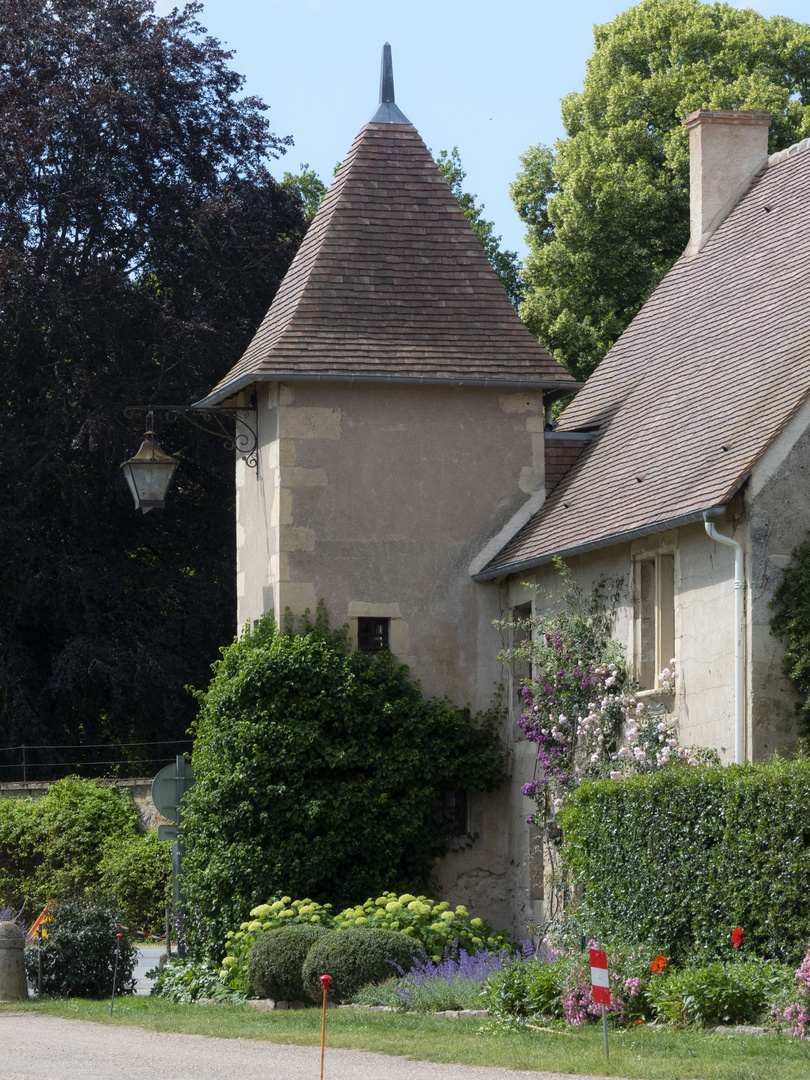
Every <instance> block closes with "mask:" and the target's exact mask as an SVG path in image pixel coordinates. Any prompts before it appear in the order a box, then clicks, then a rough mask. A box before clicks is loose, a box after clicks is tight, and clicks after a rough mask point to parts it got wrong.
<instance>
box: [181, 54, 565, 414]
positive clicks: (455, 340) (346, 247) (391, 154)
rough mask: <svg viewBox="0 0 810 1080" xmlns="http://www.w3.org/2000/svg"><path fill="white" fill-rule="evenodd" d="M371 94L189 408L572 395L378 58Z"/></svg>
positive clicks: (554, 361)
mask: <svg viewBox="0 0 810 1080" xmlns="http://www.w3.org/2000/svg"><path fill="white" fill-rule="evenodd" d="M389 58H390V50H389ZM380 96H381V99H383V100H381V102H380V106H379V108H378V110H377V112H376V113H375V114H374V116H373V117H372V119H371V121H370V122H369V123H367V124H366V125H365V127H363V128H362V130H361V131H360V133H359V134H358V135H357V137H356V139H355V140H354V143H353V144H352V147H351V149H350V150H349V153H348V155H347V156H346V159H345V161H344V162H343V164H342V165H341V167H340V169H339V171H338V174H337V177H336V178H335V180H334V182H333V184H332V186H331V187H330V189H329V191H328V192H327V194H326V196H325V197H324V200H323V202H322V204H321V206H320V208H319V210H318V212H317V214H316V215H315V217H314V219H313V221H312V223H311V224H310V227H309V229H308V231H307V234H306V236H305V238H304V241H303V243H302V245H301V247H300V248H299V250H298V253H297V255H296V256H295V259H294V260H293V262H292V265H291V266H290V269H289V270H288V272H287V275H286V277H285V278H284V281H283V282H282V285H281V287H280V289H279V291H278V293H277V294H276V297H275V299H274V300H273V303H272V305H271V307H270V310H269V311H268V312H267V315H266V316H265V318H264V320H263V322H262V324H261V326H260V327H259V329H258V331H257V333H256V335H255V337H254V338H253V340H252V341H251V343H250V345H249V346H248V348H247V350H246V352H245V353H244V355H243V356H242V358H241V359H240V360H239V362H238V363H237V364H236V365H235V367H233V368H232V370H231V371H230V372H228V374H227V375H226V376H225V378H224V379H223V380H222V381H221V382H220V383H219V384H218V385H217V386H216V387H215V388H214V390H213V391H212V392H211V393H210V394H209V395H208V396H207V397H206V398H205V399H204V400H203V401H201V402H199V403H198V404H199V405H206V404H207V405H212V404H215V403H216V402H218V401H222V400H224V399H227V398H229V397H232V396H233V395H234V394H235V393H236V392H237V391H239V390H241V389H243V388H244V387H246V386H249V385H250V384H252V383H255V382H259V381H285V382H286V381H295V380H299V381H301V380H304V381H315V380H335V381H338V380H352V381H361V382H401V381H404V382H431V383H440V384H471V385H478V386H480V385H499V386H503V387H504V388H510V387H511V388H521V389H522V388H537V389H543V390H546V391H552V392H557V393H566V392H571V391H572V390H575V389H577V388H578V387H579V385H580V384H578V383H576V382H575V381H574V379H573V378H572V377H571V376H570V375H569V374H568V372H567V371H566V370H565V368H563V366H562V365H561V364H559V363H558V362H557V361H556V360H554V359H553V357H552V356H551V355H550V354H549V353H548V352H547V351H546V350H545V349H544V348H543V346H542V345H540V344H539V343H538V342H537V341H536V340H535V339H534V338H533V337H532V336H531V334H530V333H529V331H528V330H527V329H526V327H525V326H524V324H523V323H522V322H521V320H520V317H519V316H518V314H517V312H516V311H515V309H514V307H513V306H512V304H511V302H510V301H509V298H508V297H507V295H506V293H505V292H504V289H503V286H502V285H501V283H500V281H499V279H498V276H497V274H496V273H495V271H494V270H493V268H492V266H491V265H490V263H489V260H488V259H487V257H486V255H485V253H484V250H483V248H482V247H481V244H480V243H479V241H478V238H477V237H476V235H475V233H474V232H473V231H472V227H471V226H470V224H469V222H468V221H467V219H466V218H465V216H464V214H463V212H462V210H461V208H460V207H459V205H458V202H457V201H456V198H455V196H454V195H453V193H452V191H451V190H450V186H449V185H448V183H447V181H446V180H445V179H444V177H443V176H442V174H441V172H440V171H439V169H438V167H437V165H436V163H435V162H434V161H433V158H432V157H431V155H430V153H429V151H428V149H427V147H426V146H425V144H424V142H423V141H422V139H421V138H420V136H419V133H418V132H417V130H416V128H415V127H414V126H413V125H412V124H411V123H410V122H409V121H408V120H407V118H406V117H405V116H404V115H403V114H402V113H401V112H400V110H399V108H398V107H397V106H396V103H395V102H394V101H393V96H394V95H393V74H392V73H391V75H390V79H389V78H387V75H386V59H385V54H384V57H383V78H382V80H381V95H380ZM385 99H390V100H385Z"/></svg>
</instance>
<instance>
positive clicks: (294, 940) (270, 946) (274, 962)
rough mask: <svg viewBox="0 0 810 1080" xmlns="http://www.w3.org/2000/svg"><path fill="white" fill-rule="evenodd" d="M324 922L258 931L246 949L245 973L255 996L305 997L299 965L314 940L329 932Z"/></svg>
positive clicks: (287, 999)
mask: <svg viewBox="0 0 810 1080" xmlns="http://www.w3.org/2000/svg"><path fill="white" fill-rule="evenodd" d="M331 932H332V931H331V930H329V928H328V927H326V926H318V925H317V924H315V925H313V926H290V927H286V928H283V929H280V930H268V931H267V933H265V934H261V935H260V936H259V937H257V938H256V940H255V941H254V942H253V944H252V945H251V947H250V952H249V953H248V963H247V966H248V975H249V977H250V981H251V984H252V985H253V989H254V990H255V991H256V993H257V994H258V995H259V997H266V998H273V999H274V1000H275V1001H303V1000H305V998H306V991H305V990H304V983H303V975H302V969H303V966H304V961H305V960H306V958H307V953H308V952H309V950H310V949H311V948H312V946H313V945H314V944H315V942H316V941H317V940H318V939H319V938H322V937H324V935H326V934H330V933H331Z"/></svg>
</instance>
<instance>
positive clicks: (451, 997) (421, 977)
mask: <svg viewBox="0 0 810 1080" xmlns="http://www.w3.org/2000/svg"><path fill="white" fill-rule="evenodd" d="M533 955H534V946H533V945H532V943H531V942H530V941H524V942H523V943H522V944H521V945H520V946H519V947H518V949H516V950H509V949H479V950H478V951H477V952H474V953H468V952H467V951H466V950H465V949H460V950H458V952H454V951H451V950H450V949H449V948H445V950H444V956H443V957H442V958H441V959H440V960H434V959H432V958H431V957H428V956H426V955H425V954H424V953H423V954H422V958H421V959H417V961H416V963H415V964H414V965H413V967H412V968H411V970H410V971H409V972H408V973H407V974H405V973H403V971H402V969H399V978H395V979H393V980H391V981H389V982H387V983H384V984H383V985H382V986H377V987H373V988H371V987H368V988H366V990H365V991H363V992H362V993H361V994H360V995H358V997H357V998H356V999H355V1000H356V1002H357V1003H358V1004H365V1005H371V1004H375V1005H376V1004H380V1005H391V1006H395V1007H396V1008H399V1009H405V1010H409V1011H415V1012H440V1011H443V1010H445V1009H481V1008H483V1007H484V1005H483V1004H482V1000H481V999H482V994H483V993H484V987H485V985H486V983H487V980H488V979H490V978H491V977H492V976H493V975H497V974H500V973H501V972H503V971H505V970H507V969H508V968H510V967H511V966H512V965H513V964H514V963H516V962H517V961H520V960H525V959H526V958H527V957H531V956H533Z"/></svg>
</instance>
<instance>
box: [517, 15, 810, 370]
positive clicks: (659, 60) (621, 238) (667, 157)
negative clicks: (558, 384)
mask: <svg viewBox="0 0 810 1080" xmlns="http://www.w3.org/2000/svg"><path fill="white" fill-rule="evenodd" d="M594 42H595V48H594V53H593V55H592V56H591V58H590V60H589V61H588V65H587V74H586V76H585V81H584V84H583V89H582V91H581V92H580V93H573V94H569V95H568V97H566V98H565V99H564V100H563V104H562V119H563V123H564V126H565V131H566V138H564V139H560V140H558V141H557V142H556V144H555V146H554V148H553V149H550V148H549V147H546V146H542V145H538V146H534V147H532V148H531V149H530V150H529V151H527V153H526V154H524V155H523V157H522V158H521V161H522V164H523V168H522V170H521V172H520V173H519V175H518V177H517V180H516V181H515V183H514V184H513V185H512V189H511V191H512V198H513V201H514V203H515V206H516V208H517V210H518V213H519V214H520V216H521V217H522V219H523V220H524V221H525V222H526V224H527V226H528V234H527V240H528V243H529V247H530V254H529V256H528V258H527V260H526V268H525V271H524V278H525V282H526V299H525V301H524V303H523V305H522V307H521V315H522V316H523V318H524V320H525V322H526V324H527V325H528V327H529V329H530V330H531V331H532V333H533V334H534V335H535V336H536V337H537V338H539V340H541V341H542V342H543V344H544V345H545V346H546V347H547V348H548V349H549V350H550V351H551V352H552V353H553V354H554V355H555V356H556V357H557V358H558V359H559V360H561V361H562V362H563V363H564V364H566V366H567V367H568V369H569V370H570V371H571V372H572V374H574V375H575V376H576V377H577V378H585V377H587V375H589V374H590V372H591V371H593V369H594V368H595V367H596V365H597V364H598V363H599V361H600V360H601V358H602V357H603V356H604V355H605V353H606V352H607V350H608V349H609V348H610V346H611V344H612V343H613V342H614V341H615V340H616V338H617V337H618V336H619V334H620V333H621V332H622V330H623V329H624V328H625V327H626V326H627V324H628V323H629V322H630V320H631V319H632V318H633V316H634V315H635V314H636V312H637V311H638V310H639V308H640V307H641V305H642V304H643V303H644V301H645V300H646V299H647V297H648V296H649V295H650V293H651V292H652V290H653V289H654V288H655V286H656V285H657V284H658V282H659V281H660V280H661V278H662V277H663V275H664V274H665V273H666V272H667V270H669V268H670V266H671V265H672V263H673V262H674V261H675V259H676V258H677V257H678V256H679V255H680V253H681V252H682V251H683V249H684V247H685V246H686V243H687V241H688V239H689V154H688V133H687V131H686V129H685V128H684V126H683V120H684V118H685V117H686V116H687V115H688V114H689V113H690V112H692V111H694V110H695V109H698V108H722V109H769V110H770V111H771V112H772V114H773V123H772V126H771V132H770V149H771V151H772V152H773V151H775V150H778V149H781V148H783V147H785V146H788V145H790V144H791V143H793V142H796V141H797V140H800V139H802V138H804V137H805V136H807V135H808V134H810V26H806V25H805V24H803V23H796V22H793V21H791V20H790V19H785V18H782V17H779V16H775V17H774V18H772V19H766V18H764V17H763V16H761V15H759V14H757V13H756V12H755V11H751V10H748V9H746V10H742V11H738V10H737V9H735V8H732V7H729V6H728V5H726V4H719V3H717V4H712V5H707V4H702V3H700V2H699V0H644V2H643V3H641V4H639V5H638V6H637V7H633V8H630V9H629V10H628V11H625V12H624V13H623V14H621V15H619V16H618V17H617V18H616V19H614V20H613V22H611V23H606V24H605V25H603V26H597V27H596V28H595V29H594Z"/></svg>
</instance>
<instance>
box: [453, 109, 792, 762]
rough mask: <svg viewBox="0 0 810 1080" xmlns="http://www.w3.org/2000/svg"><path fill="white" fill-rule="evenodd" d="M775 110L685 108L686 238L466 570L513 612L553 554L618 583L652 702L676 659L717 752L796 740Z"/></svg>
mask: <svg viewBox="0 0 810 1080" xmlns="http://www.w3.org/2000/svg"><path fill="white" fill-rule="evenodd" d="M770 119H771V118H770V115H769V114H768V113H766V112H759V111H744V112H738V111H730V110H705V109H701V110H699V111H697V112H695V113H693V114H692V115H691V116H689V117H688V118H687V120H686V124H687V127H688V128H689V132H690V154H691V161H690V184H691V216H692V221H691V240H690V243H689V245H688V247H687V249H686V251H685V252H684V254H683V256H682V257H681V258H680V259H679V260H678V262H677V263H676V264H675V265H674V267H673V268H672V270H671V271H670V272H669V273H668V274H667V276H666V277H665V278H664V279H663V281H662V282H661V284H660V285H659V286H658V288H657V289H656V290H655V292H654V293H653V295H652V296H651V297H650V299H649V300H648V302H647V303H646V304H645V306H644V307H643V309H642V310H641V312H640V313H639V314H638V316H637V317H636V319H635V320H634V321H633V322H632V324H631V325H630V326H629V327H628V329H627V330H626V331H625V332H624V334H623V335H622V336H621V338H620V339H619V340H618V341H617V342H616V344H615V345H614V346H613V348H612V349H611V351H610V353H609V354H608V355H607V357H606V358H605V360H604V361H603V362H602V363H601V365H600V366H599V368H598V369H597V371H596V372H595V373H594V374H593V375H592V376H591V378H590V379H589V380H588V382H587V383H586V385H585V387H584V389H583V390H581V391H580V392H579V394H578V395H577V396H576V398H575V399H574V401H573V403H572V404H571V405H570V406H569V407H568V408H567V409H566V410H565V412H564V413H563V414H562V417H561V419H560V422H559V425H558V426H557V428H556V430H555V431H554V433H553V434H551V435H550V436H548V439H547V446H549V447H551V446H555V445H558V446H560V447H564V448H565V455H566V456H565V460H564V461H562V462H561V467H559V468H558V469H557V471H556V473H555V474H554V475H553V476H552V477H550V479H551V480H552V481H553V484H552V485H549V488H550V490H549V492H548V496H547V498H546V499H545V500H544V502H543V505H542V506H541V507H540V508H539V509H538V510H537V511H536V512H534V513H533V514H532V515H531V517H530V519H529V520H528V521H525V520H524V519H517V520H516V521H515V523H514V525H513V526H512V527H511V528H510V527H507V528H506V529H505V530H502V532H501V534H500V537H499V543H498V545H497V547H498V550H497V551H493V545H490V546H489V547H488V548H487V549H485V550H484V551H483V552H482V553H481V555H480V556H479V558H478V559H477V560H476V561H475V562H474V564H473V566H472V568H471V569H472V573H473V576H474V578H475V580H477V581H479V582H481V583H482V584H483V583H486V582H488V581H493V582H501V583H505V582H509V583H510V589H511V598H510V605H511V606H513V607H514V606H516V605H517V604H520V603H525V602H526V599H527V597H526V595H525V593H524V590H523V589H522V586H521V583H522V582H526V581H534V582H538V583H541V584H546V583H549V582H551V581H552V579H553V577H554V572H553V570H552V569H551V567H550V563H551V560H552V559H553V558H554V556H555V555H559V556H562V557H563V558H564V559H565V560H566V562H567V563H568V565H569V566H570V567H571V569H572V570H573V571H574V573H575V576H576V577H577V578H578V579H579V580H580V581H581V582H582V583H583V584H586V585H589V584H590V583H591V582H593V581H594V580H595V579H597V578H599V577H600V576H601V575H606V576H608V577H611V578H613V579H621V580H623V581H624V583H625V600H624V602H623V604H622V606H621V607H620V611H619V619H618V625H617V628H616V636H617V637H618V638H619V639H620V640H621V641H622V642H623V643H624V644H625V646H626V648H627V656H628V658H629V661H630V663H631V665H632V667H633V669H634V672H635V674H636V676H637V677H638V679H639V680H640V681H641V683H642V685H643V686H645V688H646V690H647V694H648V695H649V696H652V697H655V691H656V688H657V673H659V672H660V671H661V669H662V668H663V667H664V666H665V665H667V664H668V663H669V660H670V659H671V658H672V657H674V658H675V660H676V664H677V669H678V673H679V679H678V690H677V696H676V700H675V702H674V711H675V715H676V716H677V718H678V722H679V737H680V740H681V742H684V743H686V744H696V745H700V746H710V747H714V748H715V749H717V750H718V752H719V753H720V756H721V760H722V761H723V762H733V761H735V760H737V761H743V760H757V759H761V758H763V757H765V756H767V755H769V754H772V753H774V752H777V751H779V750H789V749H790V748H791V747H793V746H794V745H795V741H796V725H795V711H794V702H795V695H794V694H793V693H792V692H791V690H790V687H789V685H788V684H787V683H786V680H785V679H784V678H783V676H782V673H781V658H782V654H783V650H782V645H781V643H780V642H779V641H778V640H777V639H776V638H775V637H774V636H773V634H772V633H771V631H770V626H769V620H770V617H771V615H772V611H771V610H770V609H769V607H768V602H769V600H770V599H771V597H772V596H773V592H774V589H775V587H776V585H777V584H778V583H779V580H780V578H781V572H782V570H783V569H784V567H785V565H786V563H787V561H788V559H789V557H790V554H791V552H792V550H793V548H794V547H795V546H796V545H797V544H799V543H800V542H801V541H803V540H804V539H805V536H806V531H807V529H808V527H810V486H808V480H810V431H809V430H808V427H809V426H810V397H809V395H810V140H805V141H804V142H802V143H800V144H798V145H796V146H793V147H791V148H790V149H789V150H784V151H782V152H780V153H777V154H774V155H772V156H770V157H769V155H768V128H769V123H770ZM558 457H559V453H558ZM547 460H548V453H547Z"/></svg>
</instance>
